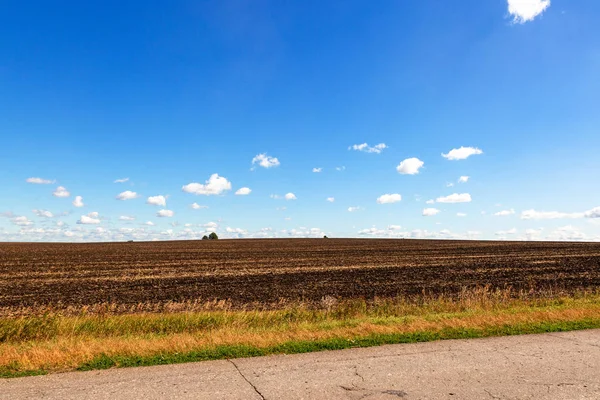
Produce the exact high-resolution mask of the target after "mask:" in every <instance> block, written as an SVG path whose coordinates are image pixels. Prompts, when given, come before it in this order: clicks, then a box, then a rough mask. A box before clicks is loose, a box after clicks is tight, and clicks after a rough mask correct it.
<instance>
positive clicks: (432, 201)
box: [425, 199, 435, 204]
mask: <svg viewBox="0 0 600 400" xmlns="http://www.w3.org/2000/svg"><path fill="white" fill-rule="evenodd" d="M425 204H435V200H433V199H429V200H427V201H426V202H425Z"/></svg>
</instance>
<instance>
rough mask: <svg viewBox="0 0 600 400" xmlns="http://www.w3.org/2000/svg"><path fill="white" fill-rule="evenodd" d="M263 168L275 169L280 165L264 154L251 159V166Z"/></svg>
mask: <svg viewBox="0 0 600 400" xmlns="http://www.w3.org/2000/svg"><path fill="white" fill-rule="evenodd" d="M257 163H258V165H260V166H261V167H263V168H271V167H277V166H278V165H279V164H280V163H279V160H278V159H277V158H276V157H270V156H267V154H266V153H262V154H257V155H256V156H255V157H254V158H253V159H252V165H254V164H257Z"/></svg>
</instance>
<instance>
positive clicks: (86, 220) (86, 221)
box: [77, 211, 100, 225]
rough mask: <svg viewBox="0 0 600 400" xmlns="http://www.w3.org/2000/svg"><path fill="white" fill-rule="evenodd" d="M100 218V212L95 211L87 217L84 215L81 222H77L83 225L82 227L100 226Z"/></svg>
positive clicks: (80, 219)
mask: <svg viewBox="0 0 600 400" xmlns="http://www.w3.org/2000/svg"><path fill="white" fill-rule="evenodd" d="M98 217H99V215H98V212H96V211H94V212H91V213H89V214H87V215H82V216H81V218H79V221H77V223H78V224H82V225H93V224H99V223H100V218H98Z"/></svg>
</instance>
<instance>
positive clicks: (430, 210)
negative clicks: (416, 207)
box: [423, 208, 440, 217]
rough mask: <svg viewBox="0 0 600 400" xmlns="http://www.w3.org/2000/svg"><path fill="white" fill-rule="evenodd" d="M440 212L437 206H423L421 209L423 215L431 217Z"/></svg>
mask: <svg viewBox="0 0 600 400" xmlns="http://www.w3.org/2000/svg"><path fill="white" fill-rule="evenodd" d="M439 213H440V210H438V209H437V208H425V209H423V216H424V217H431V216H434V215H437V214H439Z"/></svg>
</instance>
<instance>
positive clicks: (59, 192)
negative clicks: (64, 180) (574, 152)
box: [52, 186, 71, 197]
mask: <svg viewBox="0 0 600 400" xmlns="http://www.w3.org/2000/svg"><path fill="white" fill-rule="evenodd" d="M52 195H53V196H54V197H69V196H70V195H71V193H69V191H68V190H67V189H66V188H65V187H64V186H59V187H57V188H56V190H55V191H54V192H53V193H52Z"/></svg>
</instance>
